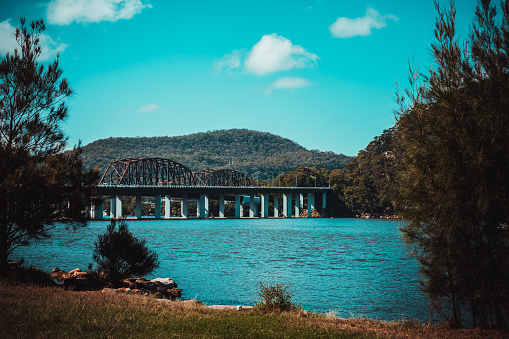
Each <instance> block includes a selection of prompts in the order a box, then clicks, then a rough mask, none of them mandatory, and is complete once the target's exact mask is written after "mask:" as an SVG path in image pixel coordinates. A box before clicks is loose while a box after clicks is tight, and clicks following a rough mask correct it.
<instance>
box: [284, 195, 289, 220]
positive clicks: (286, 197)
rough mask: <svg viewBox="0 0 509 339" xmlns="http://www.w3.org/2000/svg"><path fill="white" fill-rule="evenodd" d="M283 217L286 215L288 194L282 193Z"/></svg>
mask: <svg viewBox="0 0 509 339" xmlns="http://www.w3.org/2000/svg"><path fill="white" fill-rule="evenodd" d="M283 217H285V218H287V217H288V194H287V193H283Z"/></svg>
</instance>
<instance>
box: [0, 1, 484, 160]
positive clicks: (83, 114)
mask: <svg viewBox="0 0 509 339" xmlns="http://www.w3.org/2000/svg"><path fill="white" fill-rule="evenodd" d="M442 3H443V4H444V5H447V3H448V2H446V1H442ZM475 4H476V1H475V0H457V1H456V6H457V24H458V31H459V33H460V35H461V36H466V35H467V34H468V29H469V25H470V24H471V22H472V18H473V13H474V8H475ZM435 16H436V12H435V8H434V5H433V1H432V0H416V1H407V0H370V1H366V2H365V1H363V0H358V1H351V0H350V1H344V0H291V1H278V0H271V1H265V0H256V1H251V0H243V1H221V0H217V1H210V0H203V1H202V0H195V1H173V0H51V1H38V0H14V1H11V0H0V54H1V55H5V53H7V52H12V50H13V49H14V47H15V41H14V37H13V33H12V32H13V31H14V29H15V27H16V26H19V18H20V17H26V19H27V21H31V20H36V19H41V18H42V19H44V21H45V23H46V31H45V32H44V35H43V36H42V37H41V44H42V47H43V52H42V54H41V56H40V58H39V61H40V62H42V63H47V62H48V61H51V60H54V59H55V58H56V56H57V55H59V60H60V66H61V67H62V69H63V76H64V77H66V78H67V79H68V80H69V82H70V84H71V87H72V89H73V90H74V92H75V94H74V95H73V96H72V98H71V99H70V100H69V101H68V105H69V108H70V112H69V118H68V119H67V120H66V122H65V123H64V124H63V126H62V127H63V130H64V131H65V133H66V134H67V135H68V136H69V145H70V146H73V145H75V144H77V143H78V142H79V141H80V140H81V141H82V144H83V145H86V144H88V143H90V142H92V141H94V140H97V139H103V138H109V137H136V136H147V137H150V136H179V135H186V134H191V133H198V132H207V131H213V130H221V129H231V128H247V129H252V130H257V131H262V132H270V133H273V134H276V135H279V136H282V137H285V138H288V139H291V140H293V141H295V142H297V143H298V144H299V145H301V146H303V147H305V148H307V149H316V150H320V151H332V152H335V153H343V154H345V155H351V156H355V155H357V153H358V151H359V150H361V149H363V148H365V147H366V146H367V144H368V143H369V142H370V141H371V140H373V138H374V137H375V136H378V135H380V134H381V133H382V132H383V130H385V129H387V128H390V127H392V126H393V125H394V123H395V116H394V110H395V109H397V105H396V102H395V93H396V91H397V90H398V88H399V90H400V91H402V90H403V89H404V88H405V87H406V86H407V78H408V68H409V63H410V64H412V65H416V66H419V68H420V70H421V71H422V70H425V69H427V68H428V67H429V66H431V65H432V62H433V58H432V55H431V52H430V44H431V42H432V41H433V29H434V23H435Z"/></svg>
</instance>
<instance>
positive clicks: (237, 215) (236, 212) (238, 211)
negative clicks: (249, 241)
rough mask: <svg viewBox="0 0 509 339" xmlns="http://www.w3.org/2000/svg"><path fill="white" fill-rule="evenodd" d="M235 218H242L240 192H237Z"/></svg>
mask: <svg viewBox="0 0 509 339" xmlns="http://www.w3.org/2000/svg"><path fill="white" fill-rule="evenodd" d="M235 218H240V194H235Z"/></svg>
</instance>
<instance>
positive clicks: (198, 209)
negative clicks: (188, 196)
mask: <svg viewBox="0 0 509 339" xmlns="http://www.w3.org/2000/svg"><path fill="white" fill-rule="evenodd" d="M201 209H202V207H201V195H200V198H198V200H196V217H197V218H200V217H201V216H202V215H203V213H202V211H201Z"/></svg>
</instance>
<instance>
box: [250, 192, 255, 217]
mask: <svg viewBox="0 0 509 339" xmlns="http://www.w3.org/2000/svg"><path fill="white" fill-rule="evenodd" d="M254 200H255V195H254V193H251V195H250V196H249V217H250V218H254V216H255V202H254Z"/></svg>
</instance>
